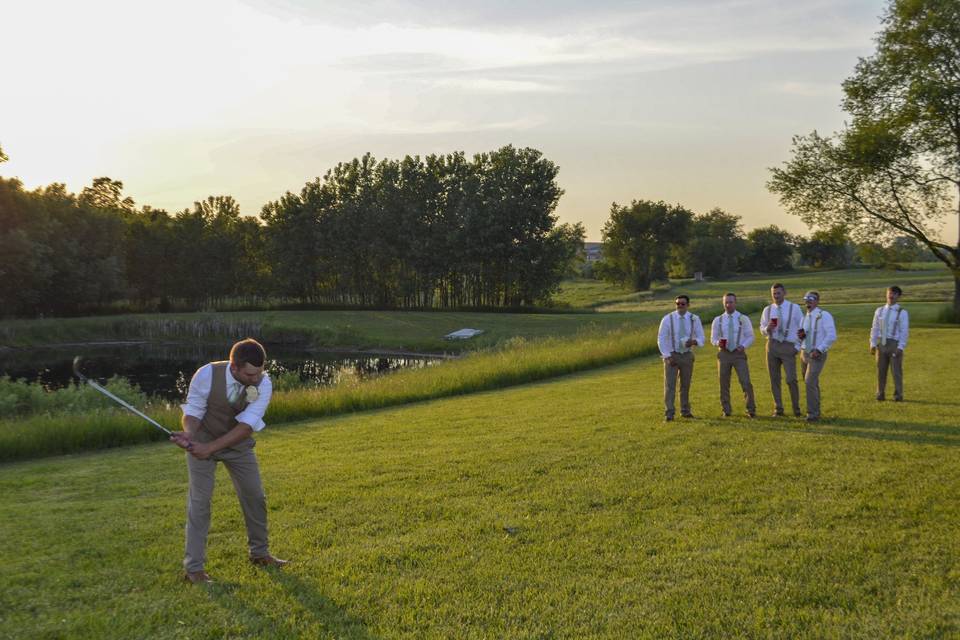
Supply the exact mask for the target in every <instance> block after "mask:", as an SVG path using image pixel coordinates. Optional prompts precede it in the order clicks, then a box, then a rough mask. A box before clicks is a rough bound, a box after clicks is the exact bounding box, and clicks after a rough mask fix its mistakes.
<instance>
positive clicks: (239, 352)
mask: <svg viewBox="0 0 960 640" xmlns="http://www.w3.org/2000/svg"><path fill="white" fill-rule="evenodd" d="M266 359H267V351H266V349H264V348H263V345H262V344H260V343H259V342H257V341H256V340H254V339H253V338H247V339H246V340H241V341H240V342H238V343H237V344H235V345H233V348H232V349H230V362H232V363H233V364H235V365H237V366H238V367H242V366H244V365H247V364H252V365H253V366H255V367H262V366H263V363H264V361H265V360H266Z"/></svg>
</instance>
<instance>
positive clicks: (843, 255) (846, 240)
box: [797, 225, 854, 269]
mask: <svg viewBox="0 0 960 640" xmlns="http://www.w3.org/2000/svg"><path fill="white" fill-rule="evenodd" d="M797 253H799V254H800V260H801V261H802V262H803V263H804V264H806V265H809V266H811V267H821V268H830V269H841V268H845V267H849V266H851V265H852V264H853V256H854V245H853V243H852V242H851V240H850V235H849V233H848V232H847V228H846V227H844V226H843V225H837V226H835V227H831V228H830V229H822V230H820V231H816V232H814V234H813V235H811V236H810V238H808V239H801V240H800V241H799V243H798V245H797Z"/></svg>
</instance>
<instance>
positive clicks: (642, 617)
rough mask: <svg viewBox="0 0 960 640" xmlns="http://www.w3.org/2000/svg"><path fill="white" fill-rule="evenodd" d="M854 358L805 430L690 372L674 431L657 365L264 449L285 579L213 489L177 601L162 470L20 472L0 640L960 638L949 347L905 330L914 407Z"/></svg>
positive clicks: (352, 419)
mask: <svg viewBox="0 0 960 640" xmlns="http://www.w3.org/2000/svg"><path fill="white" fill-rule="evenodd" d="M861 334H862V332H861V331H859V330H858V331H856V332H853V333H851V332H850V331H844V332H842V333H841V338H840V341H839V343H838V345H837V347H836V348H835V349H834V350H833V351H832V352H831V356H830V361H829V362H828V364H827V367H826V369H825V371H824V375H823V379H822V384H823V403H824V414H825V416H826V417H827V418H829V420H828V421H826V422H823V423H820V424H817V425H814V426H807V425H806V424H805V423H803V422H800V421H796V420H793V419H792V418H791V419H773V418H768V417H760V418H758V419H755V420H748V419H746V418H745V417H741V416H737V417H734V418H731V419H727V420H721V419H719V418H716V417H715V416H717V415H718V414H719V405H718V401H717V392H716V368H715V365H714V364H713V358H712V357H711V354H709V353H704V352H700V353H699V354H698V358H699V359H698V361H697V365H696V370H695V374H694V375H695V379H694V386H693V406H694V411H695V412H696V413H697V415H698V416H699V419H697V420H694V421H683V422H676V423H671V424H670V425H669V426H668V425H665V424H664V423H663V422H662V421H661V415H662V405H661V400H660V389H661V384H662V382H661V380H662V378H661V377H662V369H661V367H660V365H659V363H658V362H657V360H656V359H655V358H650V359H646V360H636V361H631V362H629V363H625V364H621V365H618V366H614V367H610V368H607V369H603V370H597V371H592V372H588V373H582V374H578V375H574V376H569V377H565V378H561V379H556V380H552V381H548V382H540V383H536V384H531V385H526V386H522V387H515V388H512V389H509V390H503V391H498V392H495V393H480V394H475V395H471V396H469V397H460V398H448V399H443V400H438V401H434V402H429V403H422V404H417V405H411V406H407V407H402V408H392V409H386V410H382V411H377V412H372V413H365V414H362V415H349V416H341V417H336V418H330V419H327V420H324V421H323V422H322V423H317V422H305V423H302V424H297V425H291V426H289V427H287V428H284V429H275V430H273V429H268V430H267V431H266V432H264V434H263V436H262V437H261V439H260V443H259V445H258V447H257V451H258V455H259V456H260V460H261V468H262V471H263V478H264V482H265V487H266V491H267V495H268V500H269V507H270V526H271V534H272V548H273V551H274V552H275V553H277V554H278V555H280V556H281V557H290V558H293V559H294V560H295V564H292V565H290V566H289V567H288V569H286V570H284V571H283V572H270V571H259V570H256V569H254V568H252V567H251V566H250V565H249V564H248V563H247V562H246V561H245V550H244V548H243V533H242V532H243V523H242V518H241V516H240V514H239V510H238V509H237V506H236V499H235V497H234V495H233V490H232V487H231V486H230V482H229V479H228V477H227V475H226V474H225V473H224V472H223V471H222V470H221V471H220V476H219V484H218V486H217V489H216V494H215V497H214V518H213V529H212V531H211V536H210V549H209V562H208V567H207V568H208V570H209V571H210V572H211V573H212V574H213V575H214V576H215V577H216V578H217V579H218V580H219V582H218V584H217V585H214V586H212V587H210V588H205V589H196V588H191V587H188V586H185V585H182V584H181V583H179V582H178V569H179V561H180V557H181V555H182V539H183V533H182V531H183V500H184V493H185V491H186V471H185V469H184V465H183V462H182V456H181V455H179V454H178V452H176V451H175V450H173V449H172V448H168V447H163V446H157V445H144V446H141V447H134V448H131V449H126V450H122V451H110V452H102V453H97V454H85V455H78V456H68V457H63V458H57V459H49V460H42V461H33V462H24V463H17V464H12V465H6V466H4V467H2V468H0V533H2V536H3V539H4V542H5V543H4V545H3V546H2V548H0V636H2V637H10V638H53V637H56V638H91V637H97V638H131V637H151V638H153V637H155V638H178V637H185V638H187V637H188V638H222V637H231V638H295V637H305V638H327V637H337V638H357V639H371V638H380V639H384V640H386V639H394V638H463V639H471V638H684V639H686V638H725V637H744V638H778V639H779V638H868V639H872V638H890V637H904V638H952V637H957V636H958V635H960V597H958V596H960V538H958V537H957V536H956V531H957V530H958V528H960V506H958V502H957V500H956V496H957V495H958V493H960V465H958V464H957V452H958V447H960V424H958V422H957V418H956V415H957V411H956V408H957V405H956V399H955V397H954V396H955V394H954V392H953V390H955V389H956V388H958V386H960V370H958V369H957V368H956V367H947V368H944V367H943V366H941V354H943V353H946V352H950V353H956V352H957V351H958V350H960V331H955V330H947V329H918V330H917V331H915V332H914V336H913V338H912V344H911V347H910V349H909V352H908V359H907V363H906V366H907V373H906V376H907V378H906V380H907V383H906V384H907V388H906V394H907V401H906V402H904V403H897V404H894V403H877V402H875V401H874V400H873V388H872V387H873V370H872V361H871V359H870V356H869V354H868V353H867V351H866V348H865V345H864V342H863V340H862V335H861ZM750 358H751V367H752V372H753V374H754V384H755V386H756V388H757V394H758V399H759V402H760V406H761V408H762V409H764V410H766V409H769V402H770V400H769V389H768V385H767V384H766V382H765V376H763V373H762V371H763V368H762V350H761V349H759V348H754V349H752V350H751V353H750ZM734 386H735V387H736V382H734ZM734 395H735V396H736V395H737V394H734ZM735 407H736V408H737V411H738V413H740V412H741V411H742V400H740V401H736V400H735ZM765 413H766V411H764V412H763V414H765ZM763 414H762V415H763Z"/></svg>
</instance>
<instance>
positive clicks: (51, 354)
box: [0, 343, 437, 402]
mask: <svg viewBox="0 0 960 640" xmlns="http://www.w3.org/2000/svg"><path fill="white" fill-rule="evenodd" d="M267 353H268V354H269V360H268V362H267V369H268V371H269V372H270V377H271V378H272V379H273V381H274V387H275V388H276V389H279V390H283V389H290V388H294V387H302V386H306V387H314V386H332V385H336V384H342V383H344V382H346V381H348V380H366V379H368V378H371V377H374V376H378V375H382V374H385V373H389V372H391V371H396V370H399V369H416V368H422V367H426V366H429V365H430V364H431V363H432V362H435V361H436V360H437V358H434V357H429V356H395V355H383V354H357V353H328V352H323V353H310V352H305V351H303V350H297V349H291V348H290V347H272V346H270V345H267ZM76 355H80V356H82V357H83V372H84V374H85V375H87V376H88V377H90V378H94V379H97V380H104V379H107V378H110V377H112V376H122V377H124V378H126V379H128V380H130V381H131V382H133V383H134V384H136V385H137V386H139V387H140V388H141V389H142V390H143V391H145V392H146V393H148V394H150V395H154V396H158V397H160V398H163V399H165V400H168V401H174V402H177V401H181V400H183V398H184V397H186V393H187V389H188V387H189V385H190V377H191V376H192V375H193V372H194V371H196V369H197V367H199V366H201V365H203V364H205V363H207V362H211V361H215V360H224V359H226V357H227V355H228V354H227V352H226V351H224V350H223V349H221V348H218V347H216V346H210V345H189V344H187V345H185V344H151V343H143V344H126V345H96V346H88V345H84V346H82V347H73V348H70V349H63V348H56V349H33V350H16V351H8V352H0V375H8V376H10V377H11V378H14V379H20V380H26V381H27V382H30V383H36V384H40V385H42V386H43V387H44V388H45V389H48V390H54V389H59V388H63V387H64V386H67V385H70V384H74V382H75V378H74V377H73V358H74V356H76Z"/></svg>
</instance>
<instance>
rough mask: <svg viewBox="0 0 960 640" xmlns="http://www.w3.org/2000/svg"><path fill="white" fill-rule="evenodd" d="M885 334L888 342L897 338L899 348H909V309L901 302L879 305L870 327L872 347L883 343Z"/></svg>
mask: <svg viewBox="0 0 960 640" xmlns="http://www.w3.org/2000/svg"><path fill="white" fill-rule="evenodd" d="M881 327H882V328H881ZM883 334H886V337H887V342H890V341H891V340H896V341H897V348H898V349H906V348H907V337H909V335H910V318H909V317H908V316H907V310H906V309H904V308H903V307H901V306H900V305H899V304H895V305H893V306H892V307H891V306H890V305H888V304H885V305H883V306H882V307H878V308H877V310H876V311H875V312H874V314H873V326H871V327H870V348H871V349H872V348H873V347H876V346H877V345H880V344H883Z"/></svg>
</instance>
